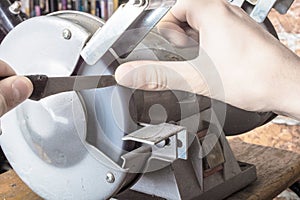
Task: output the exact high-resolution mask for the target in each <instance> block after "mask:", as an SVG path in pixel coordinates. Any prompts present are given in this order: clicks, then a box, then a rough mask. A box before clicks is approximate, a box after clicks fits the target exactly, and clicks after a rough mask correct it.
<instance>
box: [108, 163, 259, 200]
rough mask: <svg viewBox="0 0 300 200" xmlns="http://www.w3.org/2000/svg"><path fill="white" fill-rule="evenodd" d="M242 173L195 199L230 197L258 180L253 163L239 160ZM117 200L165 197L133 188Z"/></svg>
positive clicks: (155, 199) (161, 199) (120, 195)
mask: <svg viewBox="0 0 300 200" xmlns="http://www.w3.org/2000/svg"><path fill="white" fill-rule="evenodd" d="M238 164H239V166H240V168H241V173H239V174H238V175H236V176H234V177H232V178H231V179H229V180H227V181H226V182H223V183H221V184H219V185H217V186H216V187H214V188H212V189H210V190H208V191H205V192H204V193H202V194H201V195H200V196H198V197H196V198H194V199H201V200H206V199H208V200H211V199H214V200H217V199H224V198H226V197H228V196H229V195H231V194H233V193H234V192H237V191H239V190H241V189H243V188H245V187H246V186H247V185H249V184H250V183H252V182H254V181H255V180H256V178H257V177H256V168H255V166H254V165H252V164H248V163H244V162H238ZM113 199H115V200H134V199H143V200H163V199H164V198H161V197H157V196H151V195H148V194H144V193H140V192H136V191H133V190H127V191H125V192H123V193H122V194H119V195H118V196H116V197H115V198H113Z"/></svg>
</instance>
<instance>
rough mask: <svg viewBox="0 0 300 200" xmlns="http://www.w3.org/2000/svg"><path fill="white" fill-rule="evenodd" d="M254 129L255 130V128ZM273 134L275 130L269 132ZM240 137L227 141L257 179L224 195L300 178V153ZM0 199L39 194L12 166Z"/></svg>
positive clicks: (264, 194) (265, 190) (1, 182)
mask: <svg viewBox="0 0 300 200" xmlns="http://www.w3.org/2000/svg"><path fill="white" fill-rule="evenodd" d="M277 126H278V125H267V126H266V127H262V128H260V129H259V130H262V132H263V131H266V129H267V130H270V131H272V130H273V129H274V127H275V128H276V127H277ZM299 129H300V128H299ZM275 130H277V129H275ZM297 132H298V131H297ZM255 133H256V134H257V130H255ZM250 134H251V133H250ZM276 134H278V133H272V134H271V135H276ZM299 136H300V135H299ZM247 138H248V139H249V137H247ZM243 139H244V140H245V136H238V137H233V138H229V143H230V145H231V147H232V149H233V152H234V153H235V155H236V157H237V159H238V160H240V161H243V162H247V163H251V164H254V165H255V166H256V167H257V175H258V179H257V181H256V182H254V183H252V184H251V185H249V186H248V187H247V188H245V189H243V190H241V191H240V192H237V193H235V194H233V195H231V196H230V197H229V198H227V199H230V200H234V199H251V200H254V199H272V198H274V197H276V196H277V195H278V194H279V193H280V192H281V191H283V190H285V189H286V188H288V187H289V186H290V185H291V184H293V183H294V182H295V181H297V180H298V179H299V178H300V154H297V153H295V152H291V151H286V150H282V149H277V148H272V147H266V146H261V145H256V144H250V143H246V142H244V141H242V140H243ZM0 199H6V200H9V199H30V200H37V199H41V198H39V197H38V196H37V195H36V194H34V193H33V192H32V191H31V190H30V189H29V188H28V187H27V186H26V185H25V184H24V183H23V182H22V181H21V180H20V179H19V178H18V176H17V175H16V174H15V172H14V171H12V170H11V171H8V172H6V173H4V174H1V175H0Z"/></svg>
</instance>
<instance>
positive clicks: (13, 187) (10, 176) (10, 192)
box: [0, 170, 42, 200]
mask: <svg viewBox="0 0 300 200" xmlns="http://www.w3.org/2000/svg"><path fill="white" fill-rule="evenodd" d="M0 199H5V200H24V199H30V200H40V199H42V198H40V197H39V196H37V195H36V194H35V193H33V192H32V191H31V190H30V189H29V188H28V187H27V185H25V184H24V183H23V182H22V180H21V179H20V178H19V177H18V176H17V174H16V173H15V172H14V171H13V170H10V171H8V172H5V173H4V174H1V175H0Z"/></svg>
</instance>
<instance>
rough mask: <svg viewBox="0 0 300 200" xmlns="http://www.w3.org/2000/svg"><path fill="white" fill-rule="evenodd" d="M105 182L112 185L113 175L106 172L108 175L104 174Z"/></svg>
mask: <svg viewBox="0 0 300 200" xmlns="http://www.w3.org/2000/svg"><path fill="white" fill-rule="evenodd" d="M106 181H107V182H108V183H113V182H115V176H114V175H113V173H111V172H108V173H107V174H106Z"/></svg>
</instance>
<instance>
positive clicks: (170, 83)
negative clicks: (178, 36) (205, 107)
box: [115, 61, 210, 96]
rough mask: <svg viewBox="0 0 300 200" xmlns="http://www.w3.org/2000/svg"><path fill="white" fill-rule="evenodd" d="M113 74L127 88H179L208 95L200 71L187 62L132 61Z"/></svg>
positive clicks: (151, 89)
mask: <svg viewBox="0 0 300 200" xmlns="http://www.w3.org/2000/svg"><path fill="white" fill-rule="evenodd" d="M115 76H116V80H117V82H118V83H119V84H120V85H123V86H125V87H129V88H135V89H143V90H150V91H153V90H155V91H157V90H181V91H187V92H192V93H198V94H202V95H206V96H210V95H209V88H208V87H207V84H206V82H205V79H204V78H203V76H202V74H201V72H200V71H199V70H197V68H195V67H193V65H191V64H190V63H188V62H160V61H134V62H129V63H125V64H123V65H121V66H120V67H119V68H118V69H117V70H116V74H115Z"/></svg>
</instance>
